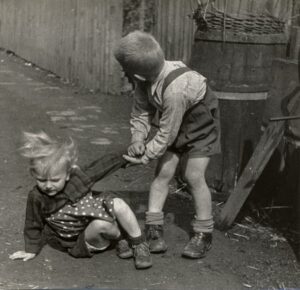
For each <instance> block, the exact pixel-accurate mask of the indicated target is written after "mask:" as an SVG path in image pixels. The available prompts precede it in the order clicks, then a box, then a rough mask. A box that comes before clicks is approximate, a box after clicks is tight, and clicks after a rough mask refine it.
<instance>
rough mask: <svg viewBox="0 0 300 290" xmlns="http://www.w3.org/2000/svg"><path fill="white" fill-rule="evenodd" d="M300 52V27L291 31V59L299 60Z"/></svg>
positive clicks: (295, 27) (294, 27)
mask: <svg viewBox="0 0 300 290" xmlns="http://www.w3.org/2000/svg"><path fill="white" fill-rule="evenodd" d="M299 51H300V26H293V27H292V29H291V42H290V58H291V59H298V57H299Z"/></svg>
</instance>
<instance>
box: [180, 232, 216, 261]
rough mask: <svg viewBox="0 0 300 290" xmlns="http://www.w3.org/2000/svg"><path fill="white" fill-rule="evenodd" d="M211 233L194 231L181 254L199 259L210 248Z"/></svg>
mask: <svg viewBox="0 0 300 290" xmlns="http://www.w3.org/2000/svg"><path fill="white" fill-rule="evenodd" d="M211 243H212V233H195V234H194V236H193V237H192V238H191V239H190V241H189V242H188V243H187V245H186V246H185V248H184V250H183V253H182V256H184V257H187V258H191V259H199V258H203V257H205V255H206V253H207V251H209V249H210V248H211Z"/></svg>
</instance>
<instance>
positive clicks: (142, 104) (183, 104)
mask: <svg viewBox="0 0 300 290" xmlns="http://www.w3.org/2000/svg"><path fill="white" fill-rule="evenodd" d="M184 66H185V64H184V63H183V62H181V61H165V65H164V67H163V69H162V71H161V72H160V74H159V76H158V78H157V80H156V81H155V82H154V83H153V84H151V85H149V84H148V85H147V83H143V82H138V84H137V88H136V90H135V96H134V103H133V108H132V113H131V120H130V123H131V133H132V142H135V141H142V142H144V141H145V140H146V139H147V137H148V134H149V131H150V128H151V121H152V119H153V117H154V115H155V113H156V110H158V111H159V112H160V113H161V117H160V120H159V128H158V131H157V133H156V135H155V136H154V137H153V139H152V140H151V141H149V142H148V143H147V145H146V152H145V155H146V156H147V157H148V158H149V159H156V158H158V157H160V156H162V155H163V154H164V152H165V151H166V149H167V147H168V146H170V145H171V144H172V143H173V142H174V141H175V139H176V137H177V135H178V131H179V128H180V125H181V123H182V119H183V116H184V114H185V112H186V111H187V110H188V109H190V108H191V107H192V106H194V105H195V104H197V103H198V102H200V101H201V100H202V99H203V98H204V95H205V93H206V78H205V77H203V76H202V75H200V74H199V73H197V72H195V71H189V72H186V73H184V74H182V75H180V76H179V77H178V78H176V80H174V81H173V82H172V83H171V84H170V85H169V86H168V87H167V89H166V90H165V93H164V95H162V87H163V83H164V80H165V78H166V77H167V75H168V74H169V73H170V72H171V71H173V70H175V69H177V68H179V67H184Z"/></svg>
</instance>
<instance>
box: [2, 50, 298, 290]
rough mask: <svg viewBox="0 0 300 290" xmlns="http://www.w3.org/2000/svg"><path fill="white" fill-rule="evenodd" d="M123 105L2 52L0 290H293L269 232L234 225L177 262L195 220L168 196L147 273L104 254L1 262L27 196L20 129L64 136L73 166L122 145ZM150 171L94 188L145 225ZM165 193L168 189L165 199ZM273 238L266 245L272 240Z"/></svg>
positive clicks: (18, 237) (280, 246) (289, 265)
mask: <svg viewBox="0 0 300 290" xmlns="http://www.w3.org/2000/svg"><path fill="white" fill-rule="evenodd" d="M130 104H131V99H130V98H129V97H124V98H121V97H118V96H103V95H99V94H90V93H86V92H83V91H80V90H79V89H78V88H76V87H73V86H70V85H65V84H63V83H62V82H60V81H59V80H58V79H56V78H54V77H53V75H51V74H48V73H47V72H44V71H41V70H39V69H37V68H35V67H32V66H31V65H30V64H28V63H25V62H24V61H22V60H20V59H18V58H16V57H14V56H8V55H7V54H5V53H4V52H0V122H1V131H0V136H1V142H0V162H1V167H0V183H1V193H0V208H1V211H0V220H1V223H0V232H1V235H0V241H1V245H2V247H1V250H0V258H1V265H0V289H37V288H63V289H66V288H98V289H100V288H101V289H247V288H251V289H262V288H265V289H266V288H272V287H273V288H284V287H290V288H292V287H297V286H298V287H300V279H299V274H300V270H299V267H298V266H297V264H296V262H295V257H294V255H293V252H292V250H291V249H290V247H289V245H288V243H287V242H286V241H285V240H284V239H281V238H280V237H278V239H275V240H274V234H271V233H270V232H269V231H268V229H264V228H262V227H254V226H253V225H251V226H249V225H236V226H235V227H234V228H233V229H232V230H230V232H228V233H224V232H219V231H217V230H216V231H215V234H214V242H213V248H212V250H211V252H210V253H209V255H208V256H207V258H205V259H203V260H187V259H183V258H181V250H182V248H183V247H184V244H185V242H186V241H187V240H188V231H189V220H190V219H191V217H192V215H193V208H192V205H191V202H190V200H189V199H188V198H186V197H180V196H178V195H176V194H170V198H169V200H168V202H167V204H166V209H165V212H166V233H165V236H166V240H167V242H168V244H169V250H168V252H167V253H166V254H163V255H155V256H154V255H153V262H154V265H153V267H152V268H151V269H149V270H145V271H136V270H135V269H134V265H133V261H132V260H126V261H124V260H120V259H118V257H117V256H116V255H115V250H114V249H111V250H109V251H106V252H104V253H103V254H99V255H97V256H95V257H93V258H91V259H78V260H76V259H73V258H72V257H70V256H68V255H66V254H64V253H60V252H57V251H55V250H53V249H51V248H50V247H45V248H44V249H43V251H42V252H41V254H40V255H39V256H38V257H37V258H36V259H34V260H32V261H29V262H22V261H11V260H9V259H8V255H9V254H11V253H12V252H14V251H16V250H19V249H22V248H23V236H22V229H23V224H24V210H25V202H26V195H27V192H28V190H29V189H30V188H31V187H32V185H33V180H32V179H31V178H30V175H29V174H28V170H27V164H26V162H25V160H23V159H22V158H21V157H20V156H19V155H18V154H17V149H18V147H19V146H20V137H21V132H22V131H24V130H25V131H37V130H45V131H47V132H49V133H50V134H56V135H70V136H72V137H73V138H74V139H75V140H76V142H77V143H78V144H79V150H80V163H86V162H88V161H91V160H92V159H94V158H96V157H97V156H99V155H102V154H105V152H108V151H111V150H114V151H115V150H121V149H124V148H125V146H126V144H127V143H128V142H129V123H128V118H129V112H130ZM154 165H155V164H151V165H148V166H147V167H146V168H142V167H133V168H129V169H127V170H126V171H125V170H121V171H118V172H117V173H115V174H114V175H113V176H110V177H109V178H108V179H106V180H104V181H103V182H99V183H98V184H97V185H96V186H95V189H112V190H119V191H121V192H120V195H121V196H122V197H124V198H125V199H126V200H127V201H128V202H129V203H130V205H131V206H132V208H133V209H134V211H135V212H136V213H137V216H138V218H139V221H140V222H141V225H142V226H143V213H144V211H145V209H146V204H147V190H148V188H149V183H150V181H151V178H152V175H153V168H154ZM171 192H172V191H171ZM272 238H273V240H272Z"/></svg>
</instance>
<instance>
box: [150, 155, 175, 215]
mask: <svg viewBox="0 0 300 290" xmlns="http://www.w3.org/2000/svg"><path fill="white" fill-rule="evenodd" d="M178 162H179V156H177V155H176V154H175V153H172V152H169V151H167V152H166V153H165V154H164V155H163V156H162V157H161V159H160V160H159V162H158V164H157V168H156V172H155V178H154V180H153V182H152V184H151V187H150V193H149V203H148V211H149V212H153V213H154V212H161V211H162V210H163V207H164V204H165V201H166V198H167V196H168V192H169V183H170V181H171V179H172V178H173V176H174V174H175V171H176V167H177V164H178Z"/></svg>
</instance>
